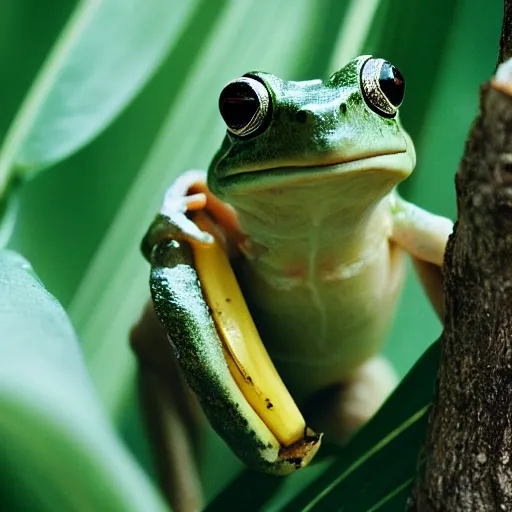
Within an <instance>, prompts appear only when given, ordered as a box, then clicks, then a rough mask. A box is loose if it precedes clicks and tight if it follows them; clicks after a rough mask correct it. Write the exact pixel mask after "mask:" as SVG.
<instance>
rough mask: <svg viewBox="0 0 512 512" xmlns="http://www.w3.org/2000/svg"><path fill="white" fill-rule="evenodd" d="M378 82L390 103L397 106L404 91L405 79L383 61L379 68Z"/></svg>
mask: <svg viewBox="0 0 512 512" xmlns="http://www.w3.org/2000/svg"><path fill="white" fill-rule="evenodd" d="M379 83H380V88H381V89H382V92H383V93H384V94H385V95H386V98H387V99H388V100H389V101H390V103H391V104H392V105H393V106H395V107H399V106H400V104H401V103H402V101H403V99H404V93H405V80H404V77H403V76H402V73H400V71H398V69H396V68H395V66H392V65H391V64H390V63H389V62H385V63H384V64H383V65H382V68H381V69H380V75H379Z"/></svg>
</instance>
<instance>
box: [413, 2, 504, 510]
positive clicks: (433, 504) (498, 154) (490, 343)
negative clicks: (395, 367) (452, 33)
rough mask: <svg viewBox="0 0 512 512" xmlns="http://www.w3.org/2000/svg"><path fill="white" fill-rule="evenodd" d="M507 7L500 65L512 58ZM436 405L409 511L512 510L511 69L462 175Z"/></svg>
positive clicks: (489, 100) (486, 109)
mask: <svg viewBox="0 0 512 512" xmlns="http://www.w3.org/2000/svg"><path fill="white" fill-rule="evenodd" d="M511 4H512V1H511V2H508V1H507V2H505V18H504V24H503V33H502V38H501V50H500V61H501V60H503V59H507V58H510V57H512V31H511V27H512V6H511ZM456 189H457V204H458V216H459V217H458V221H457V224H456V227H455V230H454V234H453V235H452V236H451V238H450V241H449V243H448V247H447V250H446V255H445V266H444V279H445V292H446V297H445V304H446V314H445V322H444V332H443V335H442V339H441V344H442V356H441V361H440V367H439V371H438V379H437V389H436V399H435V403H434V407H433V410H432V414H431V422H430V426H429V431H428V435H427V440H426V443H425V450H424V451H423V453H424V460H422V461H421V463H422V466H421V471H420V475H419V477H418V480H417V483H416V488H415V491H414V497H413V500H412V504H411V505H410V509H412V510H416V511H421V512H425V511H429V512H430V511H443V512H451V511H454V512H459V511H461V512H462V511H464V512H466V511H479V512H485V511H489V512H490V511H492V512H495V511H500V510H504V511H512V61H510V60H509V61H507V62H506V63H505V64H502V65H501V66H500V68H499V69H498V72H497V75H496V78H495V80H493V81H491V82H489V83H487V84H485V85H484V86H482V89H481V100H480V114H479V116H478V118H477V119H476V121H475V123H474V125H473V127H472V129H471V132H470V135H469V138H468V141H467V143H466V148H465V154H464V156H463V159H462V162H461V164H460V168H459V171H458V173H457V176H456Z"/></svg>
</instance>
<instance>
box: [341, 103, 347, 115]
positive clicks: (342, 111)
mask: <svg viewBox="0 0 512 512" xmlns="http://www.w3.org/2000/svg"><path fill="white" fill-rule="evenodd" d="M340 112H341V113H342V114H343V115H345V114H346V113H347V104H346V103H342V104H341V105H340Z"/></svg>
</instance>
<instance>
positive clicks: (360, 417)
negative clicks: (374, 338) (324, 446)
mask: <svg viewBox="0 0 512 512" xmlns="http://www.w3.org/2000/svg"><path fill="white" fill-rule="evenodd" d="M397 382H398V377H397V375H396V373H395V371H394V369H393V367H392V366H391V364H390V363H389V362H388V361H387V359H385V358H383V357H381V356H375V357H373V358H371V359H369V360H368V361H367V362H366V363H364V364H363V365H361V366H360V367H359V368H358V369H357V370H356V371H355V372H354V374H353V376H352V378H351V379H350V380H348V381H345V382H343V383H340V385H338V386H334V387H332V388H330V389H329V390H326V391H325V392H323V393H322V395H323V396H321V397H319V399H318V401H317V400H316V399H314V400H315V402H314V404H311V405H312V407H311V410H313V409H314V412H312V414H311V419H310V424H311V425H312V426H313V427H314V428H315V429H317V431H319V432H324V433H325V439H326V440H327V441H330V442H333V443H338V444H342V443H344V442H345V441H346V440H347V439H348V437H349V436H350V435H351V434H352V433H354V431H355V430H357V429H358V428H359V427H361V426H362V425H363V424H364V423H366V422H367V421H368V420H369V419H370V418H371V417H372V416H373V415H374V414H375V413H376V412H377V410H378V409H379V408H380V406H381V405H382V403H383V402H384V401H385V400H386V398H387V397H388V396H389V395H390V393H391V392H392V391H393V389H394V388H395V386H396V384H397Z"/></svg>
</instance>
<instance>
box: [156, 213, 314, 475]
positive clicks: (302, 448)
mask: <svg viewBox="0 0 512 512" xmlns="http://www.w3.org/2000/svg"><path fill="white" fill-rule="evenodd" d="M194 221H195V222H196V223H197V225H198V227H199V228H200V229H202V230H204V231H208V232H210V233H211V234H213V235H214V236H215V234H216V232H215V225H214V224H213V223H212V221H211V220H210V219H209V217H208V216H207V215H206V214H205V213H197V214H196V215H195V216H194ZM151 260H152V272H151V279H150V282H151V290H152V296H153V302H154V305H155V310H156V312H157V314H158V316H159V317H160V319H161V321H162V322H163V324H164V327H165V329H166V332H167V335H168V337H169V340H170V341H171V343H172V344H173V346H174V348H175V351H176V355H177V357H178V361H179V362H180V363H181V366H182V368H183V370H184V373H185V376H186V378H187V380H188V382H189V385H190V386H191V387H192V389H193V390H194V391H195V392H196V394H197V396H198V398H199V400H200V402H201V404H202V406H203V410H204V411H205V413H206V415H207V416H208V418H209V420H210V423H211V424H212V426H213V427H214V428H215V429H216V430H217V432H218V433H219V435H221V436H222V437H223V438H224V440H225V441H226V442H227V443H228V445H229V446H230V447H231V448H232V449H233V451H234V452H235V453H236V454H237V455H238V456H239V457H240V458H241V459H242V461H243V462H245V463H246V465H248V466H249V467H251V468H253V469H256V470H259V471H264V472H267V473H273V474H288V473H290V472H293V471H295V470H297V469H299V468H301V467H303V466H305V465H307V464H308V463H309V461H310V460H311V458H312V457H313V456H314V455H315V453H316V452H317V451H318V448H319V447H320V441H321V435H317V434H315V433H314V432H313V431H312V430H311V429H309V428H308V427H307V426H306V423H305V421H304V418H303V416H302V414H301V412H300V411H299V409H298V407H297V405H296V404H295V402H294V400H293V398H292V397H291V395H290V394H289V392H288V390H287V389H286V387H285V385H284V383H283V382H282V380H281V378H280V376H279V374H278V373H277V371H276V369H275V367H274V365H273V363H272V361H271V359H270V357H269V356H268V353H267V351H266V349H265V347H264V345H263V343H262V341H261V339H260V337H259V334H258V332H257V329H256V326H255V325H254V322H253V320H252V318H251V315H250V312H249V310H248V308H247V305H246V303H245V299H244V297H243V295H242V293H241V290H240V288H239V285H238V283H237V280H236V277H235V275H234V273H233V270H232V268H231V265H230V262H229V259H228V257H227V254H226V252H225V250H224V248H223V245H222V243H221V242H220V241H219V240H218V239H216V240H215V242H214V243H213V244H211V245H205V244H200V243H197V244H196V243H192V244H189V243H187V242H184V241H177V240H170V241H166V242H162V243H160V244H159V245H158V246H157V247H156V249H155V250H154V251H153V253H152V257H151Z"/></svg>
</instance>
